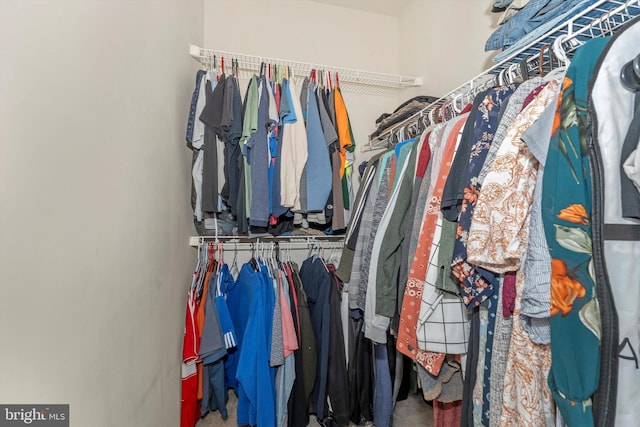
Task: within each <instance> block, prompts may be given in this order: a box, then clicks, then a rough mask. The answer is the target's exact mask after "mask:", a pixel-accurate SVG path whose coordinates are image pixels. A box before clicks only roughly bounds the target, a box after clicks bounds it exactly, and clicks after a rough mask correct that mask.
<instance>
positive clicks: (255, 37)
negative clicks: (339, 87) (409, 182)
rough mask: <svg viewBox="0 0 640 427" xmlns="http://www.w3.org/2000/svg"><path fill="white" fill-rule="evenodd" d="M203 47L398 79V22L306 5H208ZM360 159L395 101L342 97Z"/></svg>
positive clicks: (255, 1)
mask: <svg viewBox="0 0 640 427" xmlns="http://www.w3.org/2000/svg"><path fill="white" fill-rule="evenodd" d="M204 22H205V29H204V42H205V43H204V44H205V47H207V48H211V49H218V50H225V51H231V52H237V53H245V54H250V55H256V56H267V57H271V58H278V59H288V60H296V61H302V62H312V63H317V64H326V65H333V66H336V67H344V68H353V69H359V70H366V71H376V72H381V73H392V74H399V73H400V68H401V67H400V66H401V64H400V52H399V49H398V45H399V43H400V41H399V33H400V31H399V19H398V18H397V17H395V16H385V15H382V14H377V13H371V12H364V11H359V10H354V9H348V8H344V7H338V6H332V5H326V4H320V3H316V2H311V1H306V0H269V1H261V0H205V20H204ZM343 95H344V98H345V102H346V104H347V109H348V111H349V116H350V119H351V125H352V127H353V133H354V137H355V139H356V146H357V147H359V148H358V149H357V153H356V161H357V162H360V161H361V160H362V159H365V158H366V157H367V156H368V155H367V154H365V155H361V154H358V153H359V152H360V149H361V148H362V147H363V146H364V145H366V144H368V141H369V139H368V135H369V134H370V133H371V132H372V131H373V130H374V129H375V126H374V123H375V119H376V118H377V117H378V116H379V115H380V114H381V113H383V112H386V111H392V110H393V109H394V108H395V107H396V106H397V104H398V98H397V96H396V95H392V96H379V95H363V94H356V93H350V92H344V93H343Z"/></svg>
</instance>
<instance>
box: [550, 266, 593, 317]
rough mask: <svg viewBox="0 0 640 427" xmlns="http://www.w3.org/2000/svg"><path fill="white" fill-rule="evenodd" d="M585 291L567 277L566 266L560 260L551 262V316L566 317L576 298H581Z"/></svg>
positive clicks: (580, 285) (579, 284) (578, 283)
mask: <svg viewBox="0 0 640 427" xmlns="http://www.w3.org/2000/svg"><path fill="white" fill-rule="evenodd" d="M586 293H587V291H586V289H585V288H584V286H582V284H581V283H580V282H578V281H577V280H574V279H572V278H571V277H569V275H568V271H567V265H566V264H565V263H564V261H563V260H561V259H556V258H553V259H552V260H551V315H552V316H555V315H556V314H558V313H562V315H563V316H566V315H567V314H569V312H571V309H572V308H573V302H574V301H575V300H576V298H583V297H584V296H585V295H586Z"/></svg>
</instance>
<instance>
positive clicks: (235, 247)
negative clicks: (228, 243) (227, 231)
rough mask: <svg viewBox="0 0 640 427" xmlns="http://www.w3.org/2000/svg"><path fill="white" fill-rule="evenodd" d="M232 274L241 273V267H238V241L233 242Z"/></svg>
mask: <svg viewBox="0 0 640 427" xmlns="http://www.w3.org/2000/svg"><path fill="white" fill-rule="evenodd" d="M230 271H231V274H232V275H234V276H236V275H238V273H240V269H239V268H238V243H235V242H234V244H233V261H231V269H230Z"/></svg>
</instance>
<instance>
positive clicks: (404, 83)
mask: <svg viewBox="0 0 640 427" xmlns="http://www.w3.org/2000/svg"><path fill="white" fill-rule="evenodd" d="M189 53H190V55H191V56H192V57H193V58H195V59H197V60H199V61H200V62H201V63H202V64H203V65H204V66H210V65H211V64H212V63H213V61H214V58H215V60H216V61H218V63H219V64H222V61H223V59H224V61H226V67H228V68H229V69H230V68H231V60H232V59H233V60H235V61H237V63H238V74H239V76H238V77H240V78H250V77H251V76H252V75H253V74H255V73H257V72H259V71H260V69H261V67H262V64H263V63H264V64H271V65H277V66H279V67H283V68H285V69H286V70H287V72H290V74H291V75H292V76H294V77H305V76H309V75H310V73H311V71H312V70H318V71H324V72H326V73H327V76H332V77H335V76H336V75H337V76H338V78H339V81H340V88H341V89H342V90H343V91H346V92H353V93H364V94H370V95H395V94H396V92H397V91H398V90H400V89H405V88H409V87H418V86H422V84H423V79H422V78H421V77H409V76H401V75H396V74H386V73H378V72H374V71H364V70H355V69H351V68H343V67H335V66H332V65H323V64H315V63H308V62H300V61H292V60H288V59H278V58H268V57H264V56H254V55H247V54H244V53H237V52H228V51H223V50H216V49H203V48H200V47H198V46H193V45H192V46H191V47H190V49H189Z"/></svg>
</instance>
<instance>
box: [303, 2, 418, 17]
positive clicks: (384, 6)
mask: <svg viewBox="0 0 640 427" xmlns="http://www.w3.org/2000/svg"><path fill="white" fill-rule="evenodd" d="M311 1H314V2H316V3H324V4H329V5H332V6H340V7H347V8H349V9H356V10H363V11H366V12H373V13H380V14H382V15H390V16H400V14H401V13H402V11H403V9H404V8H405V6H406V5H407V4H409V3H410V2H411V0H393V1H391V0H311Z"/></svg>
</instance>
